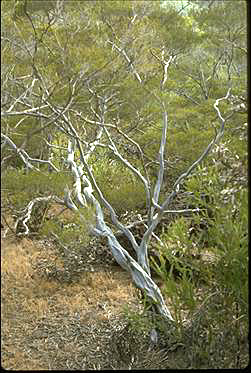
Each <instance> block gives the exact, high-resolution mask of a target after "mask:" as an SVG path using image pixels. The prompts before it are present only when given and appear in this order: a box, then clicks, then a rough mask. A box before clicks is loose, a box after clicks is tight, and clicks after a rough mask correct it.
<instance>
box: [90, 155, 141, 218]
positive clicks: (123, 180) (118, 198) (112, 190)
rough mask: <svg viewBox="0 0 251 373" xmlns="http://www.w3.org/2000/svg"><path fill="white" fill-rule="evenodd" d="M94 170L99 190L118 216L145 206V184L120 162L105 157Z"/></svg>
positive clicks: (94, 166)
mask: <svg viewBox="0 0 251 373" xmlns="http://www.w3.org/2000/svg"><path fill="white" fill-rule="evenodd" d="M93 169H94V175H95V178H96V181H97V184H98V186H99V188H100V189H101V191H102V193H103V194H104V196H105V198H106V199H107V200H108V201H109V203H110V204H111V205H112V206H113V207H114V209H115V211H116V212H117V213H118V214H122V213H124V212H126V211H128V210H136V209H138V208H142V207H144V206H145V203H146V199H145V191H144V186H143V184H142V183H141V182H140V181H139V179H138V178H137V177H136V176H135V175H134V174H133V173H132V172H131V171H130V170H128V169H125V166H123V165H122V164H121V163H120V162H119V161H115V160H114V159H112V158H110V159H109V158H107V157H104V158H103V159H102V160H99V162H97V163H96V164H94V165H93Z"/></svg>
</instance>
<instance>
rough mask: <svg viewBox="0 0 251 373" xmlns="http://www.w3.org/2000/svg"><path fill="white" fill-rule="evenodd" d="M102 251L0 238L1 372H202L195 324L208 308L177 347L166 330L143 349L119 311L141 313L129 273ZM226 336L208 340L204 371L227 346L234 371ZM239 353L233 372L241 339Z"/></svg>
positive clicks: (144, 340) (144, 341) (145, 340)
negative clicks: (126, 309)
mask: <svg viewBox="0 0 251 373" xmlns="http://www.w3.org/2000/svg"><path fill="white" fill-rule="evenodd" d="M104 250H105V248H104V247H99V246H98V245H97V242H96V243H94V246H93V247H92V245H88V248H87V247H85V248H83V249H79V250H78V251H77V252H76V251H69V252H68V253H67V254H66V253H64V252H62V251H60V250H59V248H58V247H56V246H54V245H52V244H51V243H50V242H47V241H43V242H39V241H31V240H28V239H22V240H20V241H17V240H13V241H11V240H6V239H4V240H2V256H1V262H2V367H3V368H5V369H7V370H87V369H95V370H97V369H114V370H120V369H126V370H127V369H179V368H180V369H182V368H191V367H193V366H194V365H196V364H197V365H196V366H199V365H200V364H201V366H202V367H204V368H206V367H207V366H206V364H207V362H206V363H205V361H207V360H206V359H208V358H207V357H206V358H204V356H202V355H203V348H205V349H208V337H207V327H204V326H203V322H204V321H205V320H206V319H207V315H208V310H207V309H206V308H205V310H201V312H200V313H198V317H197V319H194V323H193V325H192V326H189V328H190V329H189V328H188V330H187V331H186V336H185V338H183V340H182V341H181V343H179V342H180V341H179V340H178V341H177V333H176V332H175V331H174V334H172V332H170V330H169V332H168V333H167V334H166V335H164V336H163V337H162V336H160V342H159V344H158V346H156V347H154V348H153V349H151V348H150V346H149V334H147V333H148V332H146V331H144V330H138V329H137V328H136V327H132V322H131V321H130V322H129V321H128V318H127V317H126V316H125V312H124V307H125V306H126V305H129V307H130V309H131V310H135V314H136V315H137V314H138V311H140V310H142V304H140V303H139V300H138V297H137V290H136V289H135V288H134V287H133V285H132V283H131V278H130V276H129V274H127V273H126V272H125V271H123V270H122V269H120V268H119V267H116V266H114V263H113V262H110V259H109V258H108V259H109V261H108V262H107V263H106V262H105V260H104V253H105V251H104ZM201 292H202V293H204V290H203V289H198V294H197V296H198V299H200V298H201V300H202V299H203V294H201ZM189 330H190V331H189ZM229 332H230V331H227V330H226V332H224V331H223V334H221V335H219V338H218V337H217V338H216V339H215V342H214V343H215V345H214V348H215V350H214V352H213V355H212V356H210V359H211V360H210V359H209V360H208V362H209V364H211V365H210V367H216V366H217V367H222V366H225V365H224V364H225V363H224V359H225V357H224V356H226V354H225V351H226V349H228V348H229V349H230V350H229V351H230V353H228V355H227V356H228V359H229V361H230V363H229V364H230V365H228V367H234V364H235V362H234V359H233V365H231V356H234V355H236V351H235V350H236V339H235V338H234V336H232V335H230V336H227V333H228V334H229ZM224 333H225V334H226V335H225V334H224ZM230 334H231V333H230ZM242 334H243V335H244V336H245V335H246V333H245V331H244V332H242ZM242 340H243V342H242ZM241 343H243V345H241ZM225 344H226V346H225ZM203 346H204V347H203ZM220 346H224V348H221V347H220ZM228 346H229V347H228ZM231 346H232V347H231ZM231 348H232V350H231ZM239 349H242V351H243V352H240V353H238V354H239V355H240V356H241V362H240V366H245V362H246V357H247V356H248V355H247V342H246V340H245V339H240V346H239ZM221 353H223V355H224V354H225V355H224V356H223V355H222V356H221ZM199 359H202V362H201V363H200V361H199ZM203 364H204V365H203ZM214 364H216V365H215V366H214ZM226 364H228V363H226Z"/></svg>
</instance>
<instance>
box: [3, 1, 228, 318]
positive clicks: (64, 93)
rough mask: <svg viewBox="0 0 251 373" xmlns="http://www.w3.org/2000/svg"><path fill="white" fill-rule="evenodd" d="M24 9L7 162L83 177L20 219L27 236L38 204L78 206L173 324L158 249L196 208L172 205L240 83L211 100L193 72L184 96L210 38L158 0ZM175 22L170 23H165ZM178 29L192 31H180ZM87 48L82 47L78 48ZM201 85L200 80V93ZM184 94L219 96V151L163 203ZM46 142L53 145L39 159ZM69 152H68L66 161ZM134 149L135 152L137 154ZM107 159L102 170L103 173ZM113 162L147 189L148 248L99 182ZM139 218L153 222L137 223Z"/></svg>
mask: <svg viewBox="0 0 251 373" xmlns="http://www.w3.org/2000/svg"><path fill="white" fill-rule="evenodd" d="M19 3H21V5H22V7H21V9H23V11H22V12H21V13H20V12H19V13H18V14H19V17H20V16H22V17H21V20H17V21H15V22H14V26H15V34H13V35H11V33H10V30H12V28H11V26H10V23H11V22H12V19H11V16H12V15H11V9H10V8H8V6H6V24H7V26H5V29H4V31H3V43H4V44H3V48H4V53H5V56H6V63H5V65H4V79H3V83H2V92H3V100H4V102H3V111H2V113H1V115H2V120H3V127H2V128H3V132H2V134H1V140H2V147H3V149H4V157H3V160H2V161H3V162H5V161H7V158H6V157H9V156H10V155H11V154H13V152H14V154H15V162H16V163H15V167H17V166H18V167H20V164H18V163H17V161H16V158H20V159H21V161H22V162H23V164H24V165H25V167H26V168H27V170H36V171H37V172H40V173H42V174H44V177H45V178H46V177H47V175H48V174H47V167H48V166H49V167H50V171H51V170H53V172H55V173H56V174H60V173H61V172H63V171H64V170H65V168H67V170H70V171H71V174H72V177H73V181H74V183H73V185H72V187H69V186H65V190H64V198H63V199H62V198H59V197H58V196H56V195H55V194H54V193H53V194H50V195H48V196H43V197H36V198H34V199H32V200H31V201H30V202H29V203H28V205H27V207H26V209H25V210H24V213H23V214H22V216H21V217H19V219H18V221H17V222H18V224H19V225H20V224H23V226H24V228H25V229H24V230H23V231H22V232H21V234H28V233H29V226H28V222H29V220H30V217H31V211H32V208H33V206H34V204H35V203H37V202H41V201H51V200H52V199H53V200H54V201H56V202H58V203H60V204H62V205H65V206H67V207H68V208H69V209H71V210H72V211H73V212H75V213H76V214H77V215H79V216H80V219H82V221H83V224H84V225H86V224H87V225H89V232H90V234H94V235H97V236H102V237H105V238H106V239H107V241H108V244H109V247H110V250H111V252H112V254H113V255H114V257H115V259H116V261H117V262H118V263H119V265H120V266H121V267H123V268H124V269H125V270H127V271H128V272H129V273H130V274H131V276H132V280H133V282H134V283H135V285H136V286H137V287H138V288H140V289H141V290H142V292H143V293H145V295H146V296H147V298H148V299H150V301H151V304H152V307H153V308H154V310H155V311H156V312H157V313H159V314H161V315H162V316H163V317H164V318H165V319H167V320H169V321H173V317H172V315H171V313H170V311H169V309H168V307H167V306H166V304H165V301H164V298H163V296H162V294H161V291H160V289H159V287H158V286H157V285H156V284H155V282H154V281H153V279H152V277H151V270H150V265H149V256H148V248H149V243H150V240H151V239H152V237H153V236H154V231H155V230H156V228H157V226H158V225H159V224H160V223H161V220H162V219H163V217H164V215H166V214H168V213H184V212H189V211H191V210H190V209H185V210H181V211H180V210H178V209H176V210H171V209H170V205H171V203H172V202H173V201H175V198H176V197H177V195H178V194H179V193H180V191H181V189H182V184H183V182H184V181H185V180H186V178H187V177H188V176H189V175H190V174H191V173H192V172H193V171H194V170H195V168H196V166H197V165H198V164H200V163H201V162H202V161H203V160H204V159H205V158H206V156H207V155H208V153H209V152H210V150H211V149H212V148H213V146H214V145H215V144H216V143H218V142H219V141H220V140H221V137H222V136H223V133H224V126H225V118H224V117H225V115H223V114H222V113H221V110H220V108H219V103H220V102H224V101H227V102H228V101H229V98H230V88H228V89H226V88H225V87H223V89H222V90H221V92H220V91H218V92H217V95H216V94H215V95H212V96H211V97H210V95H209V93H208V91H209V90H208V88H207V87H206V81H207V80H208V79H206V78H205V73H203V71H202V72H200V75H199V76H200V79H199V80H198V79H197V77H196V76H194V75H193V73H192V74H190V73H189V74H188V73H187V72H186V71H185V73H184V75H187V76H188V77H189V79H190V81H188V83H190V84H191V80H192V81H193V87H192V88H191V91H192V94H191V95H190V92H187V90H185V91H180V90H178V91H177V92H176V95H175V94H174V93H175V90H176V87H175V85H176V78H177V75H178V74H180V72H179V65H180V64H181V65H182V70H181V71H182V72H183V71H184V70H183V69H184V68H185V67H186V54H187V53H188V52H189V49H192V48H194V49H193V53H195V52H194V51H195V49H196V48H195V47H196V45H198V43H199V42H200V40H201V37H200V33H199V32H196V31H193V28H192V26H191V24H189V22H187V19H186V18H184V17H183V16H182V15H181V14H179V12H178V11H177V10H175V9H173V8H168V9H167V10H166V11H165V10H163V9H162V8H161V7H160V4H158V3H157V4H155V2H136V1H135V2H114V1H113V2H110V1H104V2H84V3H83V2H76V3H74V6H72V4H66V10H65V12H63V11H62V12H61V14H59V15H57V14H56V13H55V9H53V7H52V8H50V9H49V10H48V12H46V15H43V14H37V13H36V11H37V9H36V8H35V9H34V8H32V7H31V8H29V3H31V5H32V4H33V2H26V1H25V2H19ZM19 5H20V4H19ZM15 14H16V13H15V12H14V16H15ZM76 20H77V22H76ZM167 20H168V21H169V22H170V24H169V27H170V28H169V27H167V26H166V25H167V23H166V21H167ZM18 22H19V23H18ZM175 25H176V26H175ZM172 27H174V28H175V33H174V32H173V31H172ZM176 27H177V28H176ZM177 30H185V31H186V32H185V33H183V34H179V33H177ZM167 31H168V33H167ZM79 43H81V44H82V48H78V45H79ZM194 60H195V58H194ZM177 61H181V62H177ZM23 62H25V63H23ZM198 65H199V64H198ZM172 70H173V71H172ZM195 70H196V68H195ZM196 73H197V72H195V74H196ZM189 79H188V80H189ZM194 82H197V83H198V86H199V89H198V90H197V89H196V88H194ZM180 83H181V84H182V83H183V82H182V81H181V82H180ZM178 84H179V83H177V85H178ZM188 89H189V84H188ZM223 91H224V92H223ZM214 93H215V92H214ZM182 95H183V96H185V98H186V100H187V99H188V100H190V101H192V102H193V104H194V103H195V105H197V100H198V99H202V100H208V99H209V97H210V98H211V101H210V103H209V104H208V105H209V106H210V109H212V108H213V109H214V111H215V113H216V118H217V120H218V122H219V124H218V129H215V134H214V135H212V137H211V140H209V141H208V144H207V145H206V146H204V148H203V149H199V154H198V156H197V157H196V158H195V159H193V160H191V162H190V164H189V165H186V168H185V169H184V170H183V172H182V173H181V174H180V175H179V176H177V177H176V178H175V181H174V183H173V185H172V187H171V188H169V190H168V193H167V194H166V195H164V196H163V198H162V201H161V200H160V192H161V188H162V186H163V180H164V171H165V169H166V162H165V161H166V160H165V154H166V150H165V149H166V141H167V139H168V125H169V119H168V112H169V111H170V112H172V111H173V110H176V109H177V101H176V103H175V100H177V99H179V96H182ZM191 96H192V97H191ZM194 97H196V98H194ZM172 104H173V108H172ZM195 112H196V111H195ZM161 114H162V120H163V123H162V124H161V126H162V130H161V132H162V134H161V136H159V137H160V144H159V145H158V146H159V149H158V155H157V161H156V159H155V165H157V173H156V176H157V177H156V180H155V182H154V183H152V181H153V180H152V179H151V176H150V175H149V168H148V166H147V164H148V163H149V157H148V156H147V153H146V152H145V151H144V150H143V147H142V144H141V143H140V142H139V141H137V136H139V135H138V134H142V133H143V135H144V133H145V132H146V131H148V130H149V129H150V130H151V129H152V126H153V123H154V122H156V121H157V122H159V124H160V123H161V121H160V117H161ZM158 117H159V119H157V118H158ZM19 118H20V119H19ZM158 128H160V125H159V126H158ZM17 130H18V133H16V132H17ZM211 133H213V130H212V131H211ZM35 135H36V136H39V138H40V139H41V140H42V141H43V144H44V145H43V146H41V149H40V152H38V151H37V150H38V149H37V144H36V143H35ZM48 136H49V137H48ZM20 139H21V141H20ZM170 141H171V140H170ZM29 144H30V149H29V148H28V147H27V145H29ZM128 149H129V150H128ZM50 150H52V152H53V153H52V152H51V151H50ZM59 151H61V153H64V154H65V155H64V161H63V163H62V160H60V152H59ZM130 151H131V153H133V154H134V155H128V153H129V154H130ZM30 154H32V155H30ZM52 154H53V157H54V158H53V157H52ZM135 154H136V156H135ZM101 157H102V158H101ZM98 160H100V161H99V162H100V164H101V166H97V162H98ZM104 160H106V161H107V163H108V164H109V167H110V168H113V167H115V168H116V167H118V166H119V167H123V168H124V169H126V170H129V171H130V173H131V174H132V175H133V178H134V181H135V180H136V184H137V185H138V184H141V186H143V190H144V207H145V209H146V218H145V223H146V224H145V231H144V233H143V235H142V238H141V241H140V242H137V240H136V238H135V236H134V235H133V233H132V232H131V230H130V227H128V226H127V225H126V224H123V223H122V222H121V220H120V219H119V217H118V215H117V213H116V211H115V209H114V208H113V206H112V205H111V203H110V202H109V201H108V199H107V198H106V196H105V195H104V193H103V191H102V188H101V187H100V185H99V183H98V181H97V176H96V175H95V171H97V168H98V167H102V165H104V164H107V163H105V162H104ZM150 160H151V159H150ZM102 162H103V163H102ZM6 164H7V163H6ZM35 165H36V166H35ZM45 166H46V168H45ZM48 172H49V171H48ZM103 172H104V171H103ZM126 172H128V171H126ZM125 180H126V179H125ZM122 183H123V180H122V181H121V184H120V185H116V188H119V187H123V185H122ZM110 187H111V186H110ZM132 193H133V191H132ZM88 206H91V207H92V208H93V211H94V214H95V224H93V223H92V222H89V221H88V219H86V212H85V211H86V210H87V207H88ZM104 209H107V211H109V215H110V221H111V223H112V225H113V227H114V229H113V230H112V229H111V228H110V227H109V225H108V224H107V222H106V220H105V218H104ZM138 223H142V221H136V222H135V223H134V224H135V225H136V224H138ZM16 226H17V225H16ZM116 230H119V231H120V232H122V233H123V234H124V235H125V236H126V237H127V239H128V240H129V241H130V244H131V247H132V249H133V250H134V252H135V254H136V259H134V258H133V256H132V255H131V254H130V253H129V252H128V251H127V250H126V249H125V248H124V247H122V245H121V244H120V243H119V242H118V239H117V237H116ZM157 238H158V237H157Z"/></svg>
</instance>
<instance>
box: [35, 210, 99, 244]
mask: <svg viewBox="0 0 251 373" xmlns="http://www.w3.org/2000/svg"><path fill="white" fill-rule="evenodd" d="M94 223H95V212H94V211H93V209H92V208H84V209H81V212H72V214H71V216H67V218H66V217H64V218H62V217H60V216H55V217H54V218H52V219H50V220H47V221H45V222H44V224H43V226H42V227H41V228H40V230H39V234H40V235H42V236H45V237H52V238H54V239H55V237H56V238H57V239H58V241H59V243H60V244H61V245H66V246H67V247H68V249H70V248H71V249H73V248H74V250H76V249H79V248H80V247H81V246H84V245H86V244H87V243H89V241H90V236H89V228H90V225H91V224H94Z"/></svg>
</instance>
